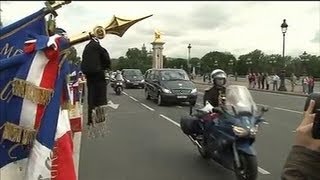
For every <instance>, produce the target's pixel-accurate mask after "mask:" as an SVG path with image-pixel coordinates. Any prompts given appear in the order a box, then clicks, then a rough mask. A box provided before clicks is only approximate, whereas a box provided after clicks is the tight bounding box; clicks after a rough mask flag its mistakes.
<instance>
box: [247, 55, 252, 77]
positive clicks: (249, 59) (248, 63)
mask: <svg viewBox="0 0 320 180" xmlns="http://www.w3.org/2000/svg"><path fill="white" fill-rule="evenodd" d="M251 64H252V61H251V58H248V59H247V61H246V65H247V66H249V67H248V74H249V73H251V68H250V66H251Z"/></svg>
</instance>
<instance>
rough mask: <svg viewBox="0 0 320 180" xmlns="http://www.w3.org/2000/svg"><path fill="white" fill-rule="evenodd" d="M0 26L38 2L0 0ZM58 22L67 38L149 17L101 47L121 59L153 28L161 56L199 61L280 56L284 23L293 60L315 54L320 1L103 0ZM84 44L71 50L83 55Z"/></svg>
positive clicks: (149, 37)
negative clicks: (221, 55)
mask: <svg viewBox="0 0 320 180" xmlns="http://www.w3.org/2000/svg"><path fill="white" fill-rule="evenodd" d="M0 3H1V9H2V12H1V18H2V21H3V23H4V25H8V24H10V23H13V22H14V21H16V20H19V19H20V18H22V17H24V16H26V15H28V14H30V13H32V12H34V11H36V10H38V9H40V8H42V7H44V3H43V2H41V1H38V2H36V1H34V2H18V1H16V2H14V1H8V2H3V1H1V2H0ZM57 12H58V14H59V16H58V17H57V24H58V26H59V27H62V28H64V29H65V30H66V31H67V32H68V35H69V36H72V35H76V34H78V33H81V32H82V31H88V30H91V29H92V28H93V27H94V26H96V25H106V24H108V22H110V20H111V18H112V16H113V15H116V16H118V17H121V18H126V19H135V18H139V17H142V16H146V15H150V14H153V16H152V17H150V18H148V19H145V20H143V21H141V22H138V23H137V24H135V25H133V26H132V27H131V28H130V29H129V30H128V31H127V32H126V33H125V34H124V36H123V37H122V38H120V37H118V36H115V35H107V37H106V38H105V39H103V40H101V44H102V45H103V46H104V47H105V48H107V49H108V51H109V53H110V55H111V57H112V58H118V57H119V56H121V55H124V54H125V53H126V51H127V49H128V48H133V47H138V48H140V47H141V46H142V44H143V43H145V44H146V47H147V49H148V50H149V49H151V48H152V45H151V44H150V43H151V42H152V41H153V40H154V30H155V29H159V30H160V31H161V32H163V33H164V35H163V36H162V38H163V40H164V41H165V45H164V54H165V55H166V56H168V57H181V58H187V52H188V49H187V46H188V44H189V43H190V44H191V46H192V48H191V56H192V57H199V58H201V57H202V56H204V55H205V54H206V53H207V52H210V51H228V52H231V53H232V54H233V55H235V56H236V57H238V56H239V55H241V54H245V53H248V52H251V51H253V50H255V49H260V50H262V51H263V52H265V53H267V54H281V53H282V33H281V28H280V25H281V23H282V21H283V19H287V24H288V25H289V27H288V31H287V33H286V55H291V56H298V55H301V54H302V53H303V51H307V53H310V54H316V55H320V2H317V1H310V2H302V1H301V2H298V1H292V2H275V1H274V2H262V1H260V2H249V1H244V2H236V1H235V2H232V1H229V2H228V1H227V2H219V1H211V2H210V1H208V2H205V1H201V2H183V1H181V2H178V1H176V2H171V1H163V2H162V1H157V2H152V1H149V2H148V1H143V2H139V1H136V2H126V1H120V2H119V1H118V2H115V1H105V2H75V1H74V2H72V3H71V4H69V5H66V6H64V7H62V8H60V9H59V10H57ZM85 45H86V43H82V44H79V45H77V46H76V48H77V50H78V53H82V51H83V48H84V46H85Z"/></svg>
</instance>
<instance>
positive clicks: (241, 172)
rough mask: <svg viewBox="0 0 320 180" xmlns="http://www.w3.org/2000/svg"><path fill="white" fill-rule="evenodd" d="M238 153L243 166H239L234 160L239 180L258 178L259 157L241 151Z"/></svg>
mask: <svg viewBox="0 0 320 180" xmlns="http://www.w3.org/2000/svg"><path fill="white" fill-rule="evenodd" d="M238 153H239V160H240V165H241V167H240V168H238V167H237V166H236V163H235V162H234V172H235V175H236V178H237V180H256V179H257V177H258V163H257V157H256V156H252V155H249V154H245V153H243V152H241V151H238Z"/></svg>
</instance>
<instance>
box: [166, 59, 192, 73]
mask: <svg viewBox="0 0 320 180" xmlns="http://www.w3.org/2000/svg"><path fill="white" fill-rule="evenodd" d="M187 65H188V62H187V60H186V59H182V58H173V59H171V60H168V63H167V67H168V68H182V69H184V70H185V71H186V70H187Z"/></svg>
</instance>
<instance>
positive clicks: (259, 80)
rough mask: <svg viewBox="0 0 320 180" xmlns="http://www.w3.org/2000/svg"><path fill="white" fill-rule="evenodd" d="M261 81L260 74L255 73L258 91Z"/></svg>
mask: <svg viewBox="0 0 320 180" xmlns="http://www.w3.org/2000/svg"><path fill="white" fill-rule="evenodd" d="M261 81H262V75H261V73H257V82H258V89H260V88H261Z"/></svg>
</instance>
